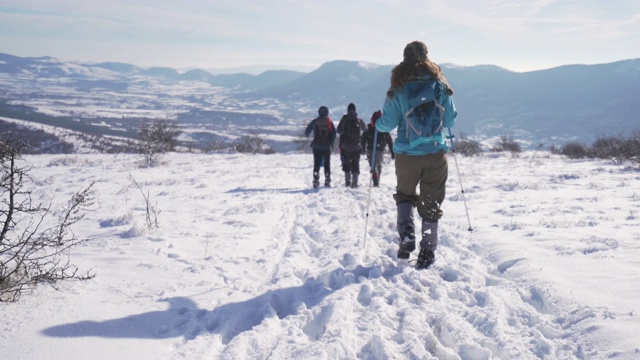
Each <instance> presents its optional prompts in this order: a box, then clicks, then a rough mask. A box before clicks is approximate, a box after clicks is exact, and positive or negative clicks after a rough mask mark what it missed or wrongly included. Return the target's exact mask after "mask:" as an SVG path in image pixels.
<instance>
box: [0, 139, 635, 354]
mask: <svg viewBox="0 0 640 360" xmlns="http://www.w3.org/2000/svg"><path fill="white" fill-rule="evenodd" d="M24 159H25V164H28V165H30V166H32V167H33V169H32V170H31V175H32V176H33V178H34V179H35V181H36V183H35V184H33V189H34V195H35V198H36V199H37V200H41V201H45V202H51V203H52V204H53V205H54V207H62V206H64V205H65V203H66V201H68V200H69V199H70V197H71V195H72V194H73V193H74V192H76V191H78V190H80V189H81V188H83V187H86V186H87V185H88V184H90V183H92V182H95V185H94V190H95V196H96V200H97V201H96V204H95V205H94V209H93V210H92V211H91V212H89V213H88V214H87V216H86V217H85V218H84V220H82V221H81V222H80V223H78V224H76V227H75V228H74V231H75V234H76V235H77V236H78V237H85V238H91V239H92V240H91V241H89V242H88V243H86V244H84V245H82V246H81V247H78V248H77V249H75V251H74V253H73V254H72V262H73V263H75V264H76V265H78V266H79V267H80V269H81V270H89V269H93V270H94V271H95V272H96V274H97V276H96V278H95V279H93V280H90V281H86V282H67V283H63V284H61V291H56V290H54V289H52V288H50V287H47V286H42V287H38V288H37V289H36V290H35V291H34V292H33V293H31V294H25V295H24V296H23V297H22V298H21V299H20V301H19V302H18V303H14V304H2V305H0V318H2V321H0V359H7V360H8V359H92V360H107V359H109V360H110V359H267V358H268V359H356V358H361V359H575V358H577V359H609V358H613V359H638V358H640V335H638V334H640V317H639V316H640V315H639V314H638V311H640V221H639V218H640V186H638V184H640V171H639V170H638V169H637V166H636V167H635V168H633V167H629V166H625V165H617V164H613V163H611V162H607V161H575V160H568V159H566V158H562V157H557V156H554V155H550V154H548V153H544V152H537V153H533V152H525V153H522V154H521V156H520V157H519V158H512V157H511V156H510V155H508V154H485V155H484V156H483V157H480V158H464V157H458V163H459V165H460V171H461V174H462V179H463V185H464V188H465V195H466V200H467V204H468V208H469V213H470V218H471V225H472V226H473V229H474V230H473V232H469V231H468V227H469V225H468V222H467V217H466V215H465V207H464V202H463V198H462V195H461V191H460V183H459V178H458V176H457V172H456V168H455V165H454V164H455V163H454V161H453V158H452V157H450V180H449V183H448V197H447V199H446V201H445V203H444V204H443V209H444V211H445V216H444V218H443V219H442V221H441V226H440V229H441V233H440V246H439V249H438V251H437V253H436V257H437V258H436V259H437V260H436V263H435V265H434V266H433V268H431V269H428V270H423V271H417V270H415V269H414V268H413V267H412V264H410V263H407V262H406V261H399V260H398V259H397V258H396V255H395V252H396V247H397V245H396V238H397V235H396V231H395V205H394V202H393V199H392V194H393V192H394V183H395V176H394V174H393V164H392V163H391V164H387V165H386V167H385V168H384V169H383V175H382V181H381V186H380V188H373V189H371V193H370V209H369V219H368V225H367V231H366V235H367V236H366V244H365V241H364V239H365V238H364V235H365V220H366V218H367V216H366V212H367V200H368V198H369V187H368V179H367V176H366V175H363V177H364V179H363V180H365V181H363V186H361V187H360V188H359V189H346V188H345V187H344V186H342V184H341V182H340V181H338V180H339V179H341V178H342V173H341V172H340V171H339V168H338V157H337V156H334V157H333V161H334V162H333V173H334V185H335V186H334V187H333V188H329V189H326V188H321V189H319V190H317V191H314V190H311V189H310V185H311V170H312V169H311V155H310V154H275V155H255V156H251V155H241V154H169V155H167V156H165V157H164V160H165V161H166V164H164V165H163V166H159V167H155V168H140V167H138V166H137V162H138V161H139V160H140V159H139V158H138V157H136V156H134V155H122V154H120V155H95V154H84V155H67V156H64V155H56V156H54V155H46V156H44V155H43V156H26V157H25V158H24ZM362 168H365V169H366V165H365V164H364V160H363V163H362ZM132 179H134V180H135V181H136V182H137V183H138V184H140V186H141V187H142V189H143V190H144V191H145V192H146V191H148V192H149V195H150V199H151V204H152V205H153V206H154V207H155V208H156V209H157V210H158V211H159V213H158V215H157V220H158V224H159V229H151V230H149V229H148V227H147V224H146V221H145V213H146V211H145V202H144V199H143V196H142V192H141V191H140V189H138V188H137V187H136V186H135V185H134V183H133V180H132ZM365 245H366V246H365Z"/></svg>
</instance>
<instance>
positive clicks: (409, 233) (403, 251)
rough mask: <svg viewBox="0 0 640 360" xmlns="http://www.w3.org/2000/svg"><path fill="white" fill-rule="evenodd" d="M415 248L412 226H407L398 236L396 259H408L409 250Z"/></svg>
mask: <svg viewBox="0 0 640 360" xmlns="http://www.w3.org/2000/svg"><path fill="white" fill-rule="evenodd" d="M415 249H416V235H415V233H414V231H413V227H411V226H409V227H407V228H406V229H405V230H404V234H402V236H401V237H400V245H399V246H398V259H408V258H409V255H411V252H412V251H413V250H415Z"/></svg>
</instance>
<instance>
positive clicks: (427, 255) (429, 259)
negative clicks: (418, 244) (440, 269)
mask: <svg viewBox="0 0 640 360" xmlns="http://www.w3.org/2000/svg"><path fill="white" fill-rule="evenodd" d="M434 262H436V256H435V254H434V253H433V251H432V250H429V249H420V253H419V254H418V261H417V262H416V269H418V270H422V269H428V268H429V266H431V265H432V264H433V263H434Z"/></svg>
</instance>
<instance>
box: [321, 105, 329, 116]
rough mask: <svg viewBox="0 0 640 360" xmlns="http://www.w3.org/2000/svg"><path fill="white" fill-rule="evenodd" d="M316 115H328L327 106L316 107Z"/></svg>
mask: <svg viewBox="0 0 640 360" xmlns="http://www.w3.org/2000/svg"><path fill="white" fill-rule="evenodd" d="M318 115H320V116H327V115H329V108H327V107H326V106H320V109H318Z"/></svg>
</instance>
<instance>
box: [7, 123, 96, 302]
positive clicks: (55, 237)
mask: <svg viewBox="0 0 640 360" xmlns="http://www.w3.org/2000/svg"><path fill="white" fill-rule="evenodd" d="M0 138H1V139H0V166H1V168H2V178H1V180H0V201H1V205H0V206H1V207H0V227H1V229H0V302H15V301H18V299H19V298H20V296H21V295H22V293H23V292H25V291H28V290H31V289H33V288H35V287H36V286H37V285H39V284H43V283H44V284H49V285H51V286H53V287H54V288H56V289H57V282H59V281H63V280H72V279H75V280H88V279H91V278H93V277H94V276H95V274H92V273H90V272H87V273H85V274H79V273H78V268H77V267H76V266H74V265H72V264H71V263H70V259H69V252H70V250H71V249H72V248H73V247H75V246H77V245H79V244H81V243H84V242H86V241H87V239H79V238H77V237H76V236H75V234H74V233H73V232H72V231H71V230H70V227H71V226H72V225H74V224H75V223H77V222H78V221H80V220H82V218H83V217H84V213H85V211H86V210H87V209H88V208H89V207H90V206H91V205H93V203H94V198H93V191H92V190H91V187H92V186H93V184H91V185H89V186H88V187H87V188H85V189H83V190H80V191H78V192H77V193H76V194H75V195H73V197H72V198H71V201H70V203H69V205H68V207H67V208H66V209H65V210H64V211H63V212H62V213H61V214H60V215H59V216H58V220H57V221H56V222H54V225H52V226H50V227H46V228H44V227H45V226H46V225H45V224H48V223H50V220H49V219H50V218H51V217H53V216H54V214H53V212H52V210H51V206H50V205H43V204H35V203H34V202H33V200H34V199H33V197H32V192H31V191H30V190H28V187H27V185H28V184H29V183H30V182H31V178H30V176H29V174H28V170H29V169H28V168H23V167H20V166H19V161H20V154H21V150H22V149H24V148H25V147H26V143H25V142H24V141H23V140H21V139H20V138H16V137H14V136H13V135H11V134H9V135H7V134H3V135H2V136H0Z"/></svg>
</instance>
